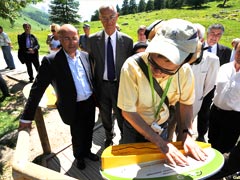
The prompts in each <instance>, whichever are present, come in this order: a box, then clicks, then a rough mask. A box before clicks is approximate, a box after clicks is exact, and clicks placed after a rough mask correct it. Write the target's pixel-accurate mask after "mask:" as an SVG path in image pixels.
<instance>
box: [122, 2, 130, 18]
mask: <svg viewBox="0 0 240 180" xmlns="http://www.w3.org/2000/svg"><path fill="white" fill-rule="evenodd" d="M128 9H129V5H128V0H124V1H123V4H122V9H121V14H122V15H127V14H129V13H128Z"/></svg>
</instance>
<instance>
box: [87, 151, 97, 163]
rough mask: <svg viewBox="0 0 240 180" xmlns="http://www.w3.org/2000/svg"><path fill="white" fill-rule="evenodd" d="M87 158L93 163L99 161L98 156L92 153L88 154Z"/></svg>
mask: <svg viewBox="0 0 240 180" xmlns="http://www.w3.org/2000/svg"><path fill="white" fill-rule="evenodd" d="M86 157H87V158H88V159H90V160H92V161H99V157H98V155H96V154H93V153H91V152H90V153H88V154H87V155H86Z"/></svg>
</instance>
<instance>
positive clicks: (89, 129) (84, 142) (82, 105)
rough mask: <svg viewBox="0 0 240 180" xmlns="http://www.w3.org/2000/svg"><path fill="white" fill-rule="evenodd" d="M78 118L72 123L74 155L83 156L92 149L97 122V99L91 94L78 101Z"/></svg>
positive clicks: (76, 156)
mask: <svg viewBox="0 0 240 180" xmlns="http://www.w3.org/2000/svg"><path fill="white" fill-rule="evenodd" d="M76 107H77V108H76V120H75V122H73V123H72V124H71V125H70V129H71V135H72V146H73V155H74V157H75V158H76V159H78V158H83V157H84V156H86V154H87V153H89V152H90V151H91V147H92V137H93V128H94V124H95V100H94V98H93V97H92V96H91V97H90V98H88V99H87V100H85V101H80V102H77V103H76Z"/></svg>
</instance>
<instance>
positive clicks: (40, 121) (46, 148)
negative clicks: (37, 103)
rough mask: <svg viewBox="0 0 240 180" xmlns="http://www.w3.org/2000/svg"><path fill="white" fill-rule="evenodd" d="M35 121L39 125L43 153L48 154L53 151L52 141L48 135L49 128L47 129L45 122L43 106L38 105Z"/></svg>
mask: <svg viewBox="0 0 240 180" xmlns="http://www.w3.org/2000/svg"><path fill="white" fill-rule="evenodd" d="M35 122H36V126H37V130H38V134H39V138H40V141H41V144H42V148H43V153H44V154H45V155H46V154H50V153H51V147H50V143H49V140H48V135H47V130H46V126H45V123H44V119H43V113H42V109H41V107H38V108H37V110H36V113H35Z"/></svg>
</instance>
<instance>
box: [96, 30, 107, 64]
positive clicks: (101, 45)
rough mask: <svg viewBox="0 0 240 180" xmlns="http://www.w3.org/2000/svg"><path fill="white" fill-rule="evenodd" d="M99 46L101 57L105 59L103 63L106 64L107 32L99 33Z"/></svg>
mask: <svg viewBox="0 0 240 180" xmlns="http://www.w3.org/2000/svg"><path fill="white" fill-rule="evenodd" d="M97 48H98V52H99V54H100V57H101V58H100V59H101V60H102V61H103V62H102V64H103V65H105V34H104V31H102V32H100V33H99V34H98V41H97Z"/></svg>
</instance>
